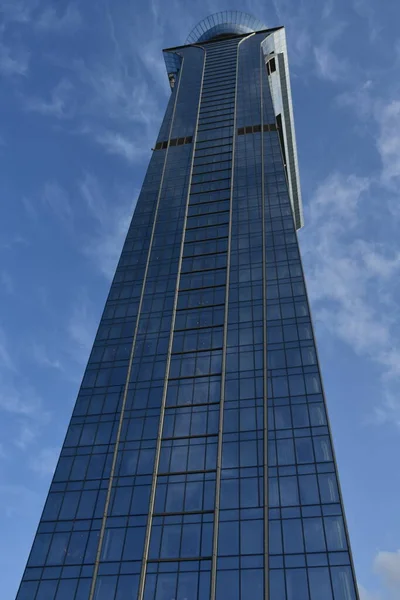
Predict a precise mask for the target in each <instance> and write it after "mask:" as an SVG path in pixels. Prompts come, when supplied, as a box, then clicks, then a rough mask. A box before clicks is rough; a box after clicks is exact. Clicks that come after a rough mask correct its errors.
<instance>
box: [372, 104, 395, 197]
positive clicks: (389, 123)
mask: <svg viewBox="0 0 400 600" xmlns="http://www.w3.org/2000/svg"><path fill="white" fill-rule="evenodd" d="M378 122H379V124H380V133H379V137H378V140H377V147H378V151H379V153H380V156H381V159H382V165H383V169H382V181H383V183H384V184H386V185H393V184H396V183H397V184H398V183H399V181H398V178H399V177H400V101H399V100H393V101H391V102H389V103H388V104H386V105H385V106H384V107H383V108H382V110H381V111H380V113H379V116H378Z"/></svg>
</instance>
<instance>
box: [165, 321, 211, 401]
mask: <svg viewBox="0 0 400 600" xmlns="http://www.w3.org/2000/svg"><path fill="white" fill-rule="evenodd" d="M219 327H220V325H219ZM195 331H196V330H195ZM219 404H220V402H198V403H197V404H171V405H168V406H166V407H165V410H170V409H175V410H176V409H177V408H191V407H192V406H219Z"/></svg>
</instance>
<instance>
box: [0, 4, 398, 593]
mask: <svg viewBox="0 0 400 600" xmlns="http://www.w3.org/2000/svg"><path fill="white" fill-rule="evenodd" d="M143 4H144V6H142V3H140V6H139V2H137V1H135V0H114V1H113V2H111V0H108V1H107V0H99V1H98V2H80V3H77V2H73V1H70V2H67V1H64V0H60V1H58V2H57V3H54V2H50V0H25V1H24V0H0V79H1V85H0V109H1V115H2V119H1V121H0V160H1V163H2V169H1V174H0V193H1V202H2V218H1V220H0V256H1V260H0V303H1V307H2V310H1V312H0V521H1V522H0V531H1V532H2V535H1V537H0V556H1V565H2V569H1V570H2V584H1V587H2V598H4V600H9V599H10V600H12V599H13V598H14V595H15V592H16V588H17V586H18V582H19V578H20V576H21V573H22V570H23V568H24V565H25V561H26V558H27V554H28V551H29V548H30V544H31V541H32V538H33V535H34V531H35V528H36V525H37V521H38V519H39V516H40V512H41V509H42V505H43V502H44V499H45V495H46V493H47V489H48V485H49V483H50V479H51V474H52V470H53V469H54V465H55V461H56V458H57V454H58V451H59V448H60V446H61V444H62V440H63V436H64V433H65V429H66V426H67V423H68V420H69V417H70V414H71V411H72V407H73V403H74V400H75V397H76V393H77V390H78V386H79V383H80V378H81V376H82V373H83V369H84V365H85V362H86V360H87V357H88V353H89V350H90V347H91V343H92V340H93V337H94V333H95V329H96V324H97V322H98V319H99V317H100V314H101V311H102V307H103V304H104V301H105V298H106V294H107V290H108V286H109V284H110V280H111V276H112V272H113V269H114V267H115V264H116V261H117V258H118V254H119V251H120V249H121V245H122V241H123V238H124V234H125V232H126V229H127V226H128V222H129V217H130V214H131V212H132V208H133V207H134V204H135V202H136V198H137V195H138V191H139V189H140V186H141V182H142V179H143V175H144V171H145V168H146V165H147V162H148V159H149V154H150V148H151V146H152V144H153V142H154V140H155V137H156V134H157V130H158V127H159V124H160V121H161V118H162V114H163V111H164V108H165V105H166V102H167V98H168V95H169V86H168V82H167V77H166V75H165V72H164V64H163V59H162V55H161V52H160V50H161V48H163V47H168V46H172V45H178V44H180V43H183V42H184V40H185V38H186V35H187V33H188V32H189V31H190V29H191V28H192V27H193V26H194V25H195V24H196V22H197V21H199V20H200V19H202V18H204V17H205V16H207V14H210V13H213V12H216V11H219V10H227V9H240V10H246V11H248V12H250V13H252V14H254V15H255V16H256V17H258V18H259V19H260V20H262V21H264V22H265V23H266V24H267V25H268V26H276V25H285V26H286V28H287V37H288V44H289V61H290V65H291V77H292V93H293V101H294V111H295V119H296V130H297V141H298V152H299V160H300V174H301V180H302V189H303V199H304V204H305V221H306V226H305V228H304V230H303V231H301V233H300V241H301V246H302V250H303V256H304V263H305V269H306V275H307V278H308V288H309V293H310V298H311V302H312V307H313V313H314V323H315V326H316V331H317V337H318V344H319V352H320V358H321V362H322V369H323V375H324V380H325V387H326V392H327V400H328V406H329V412H330V417H331V422H332V428H333V436H334V441H335V444H336V452H337V458H338V463H339V468H340V475H341V483H342V488H343V493H344V499H345V503H346V512H347V518H348V523H349V528H350V534H351V537H352V542H353V552H354V557H355V563H356V570H357V575H358V580H359V584H360V588H361V593H362V599H363V600H394V599H398V598H400V518H399V508H398V507H399V497H400V478H399V475H398V473H399V467H398V456H399V448H400V398H399V391H398V390H399V382H400V326H399V318H398V315H399V301H400V293H399V284H398V282H399V270H400V249H399V244H398V230H399V225H400V204H399V192H400V96H399V90H400V80H399V67H400V36H399V33H398V27H397V24H398V22H399V19H400V5H397V3H396V2H394V0H392V1H390V0H387V1H386V2H385V3H384V4H382V5H381V6H380V7H379V10H378V9H377V8H378V7H377V4H376V2H373V0H325V1H323V0H308V1H307V2H305V1H302V0H271V1H270V2H263V1H261V0H247V1H246V0H241V2H238V1H236V0H230V1H224V0H218V1H217V0H216V1H213V2H211V1H209V0H203V2H201V3H200V2H194V1H192V0H149V2H146V3H143Z"/></svg>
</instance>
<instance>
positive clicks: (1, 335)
mask: <svg viewBox="0 0 400 600" xmlns="http://www.w3.org/2000/svg"><path fill="white" fill-rule="evenodd" d="M1 368H3V369H8V370H9V371H15V370H16V368H15V363H14V360H13V358H12V357H11V354H10V349H9V347H8V342H7V339H6V334H5V332H4V329H2V328H1V327H0V369H1Z"/></svg>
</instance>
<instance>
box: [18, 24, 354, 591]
mask: <svg viewBox="0 0 400 600" xmlns="http://www.w3.org/2000/svg"><path fill="white" fill-rule="evenodd" d="M235 18H236V21H235V23H236V24H237V23H238V21H239V20H238V18H237V17H235ZM210 19H211V17H210ZM248 23H249V21H246V27H247V28H248ZM217 25H218V27H217ZM209 26H210V28H211V27H214V28H215V27H217V31H218V35H217V37H213V36H215V35H216V34H215V31H216V30H215V29H214V30H213V31H214V33H213V35H211V36H209V37H210V38H211V39H207V35H205V32H204V31H203V29H201V32H200V33H201V36H202V39H201V41H200V42H197V43H196V40H195V39H192V40H191V44H189V45H186V46H182V47H179V48H175V49H170V50H168V51H165V52H166V64H167V68H169V69H170V71H169V77H170V81H171V87H172V94H171V98H170V101H169V104H168V107H167V110H166V113H165V117H164V120H163V123H162V125H161V128H160V133H159V137H158V139H157V143H156V145H155V149H154V152H153V155H152V158H151V161H150V164H149V167H148V170H147V174H146V177H145V180H144V184H143V188H142V191H141V194H140V197H139V200H138V204H137V207H136V210H135V213H134V216H133V219H132V223H131V225H130V228H129V231H128V234H127V238H126V241H125V244H124V247H123V250H122V254H121V258H120V261H119V263H118V266H117V269H116V273H115V277H114V280H113V282H112V285H111V289H110V293H109V296H108V299H107V302H106V306H105V309H104V313H103V316H102V319H101V322H100V326H99V329H98V332H97V335H96V338H95V342H94V345H93V350H92V353H91V355H90V358H89V362H88V365H87V368H86V371H85V375H84V378H83V381H82V385H81V389H80V391H79V394H78V398H77V401H76V405H75V409H74V412H73V416H72V418H71V422H70V425H69V428H68V431H67V435H66V438H65V441H64V444H63V447H62V450H61V454H60V459H59V462H58V465H57V468H56V471H55V474H54V478H53V481H52V484H51V487H50V491H49V494H48V497H47V500H46V504H45V507H44V511H43V514H42V517H41V520H40V524H39V527H38V531H37V534H36V537H35V540H34V543H33V547H32V551H31V553H30V556H29V559H28V563H27V566H26V569H25V572H24V576H23V580H22V583H21V586H20V589H19V592H18V596H17V600H53V599H54V600H128V599H132V600H134V599H138V600H208V599H210V598H211V599H212V600H225V599H229V600H248V599H249V598H252V600H265V599H267V598H269V599H270V600H356V599H357V598H358V595H357V591H356V586H355V579H354V572H353V566H352V560H351V554H350V547H349V540H348V534H347V529H346V524H345V520H344V514H343V506H342V502H341V495H340V489H339V486H338V481H337V473H336V466H335V460H334V455H333V450H332V443H331V436H330V430H329V424H328V420H327V415H326V408H325V400H324V395H323V389H322V383H321V377H320V373H319V366H318V359H317V354H316V349H315V343H314V336H313V329H312V324H311V319H310V312H309V305H308V300H307V294H306V289H305V282H304V275H303V271H302V265H301V259H300V254H299V246H298V240H297V234H296V228H298V227H299V226H301V220H302V216H301V206H300V202H301V201H300V200H299V196H298V195H297V196H296V194H295V192H294V191H293V190H296V189H298V173H297V161H296V157H295V140H294V130H293V126H292V118H293V115H292V113H291V103H290V87H288V85H287V72H285V68H286V69H287V59H286V54H285V47H284V43H283V41H284V38H282V33H283V30H282V29H274V30H263V31H261V32H257V33H247V29H245V31H246V33H239V34H238V33H237V28H236V29H233V30H232V31H231V34H229V31H228V30H229V27H228V26H227V27H222V29H221V27H220V23H219V22H218V20H216V21H210V25H209ZM200 33H199V35H200ZM271 48H272V49H271ZM282 54H283V56H282ZM279 93H280V94H281V95H279ZM296 177H297V179H296Z"/></svg>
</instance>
